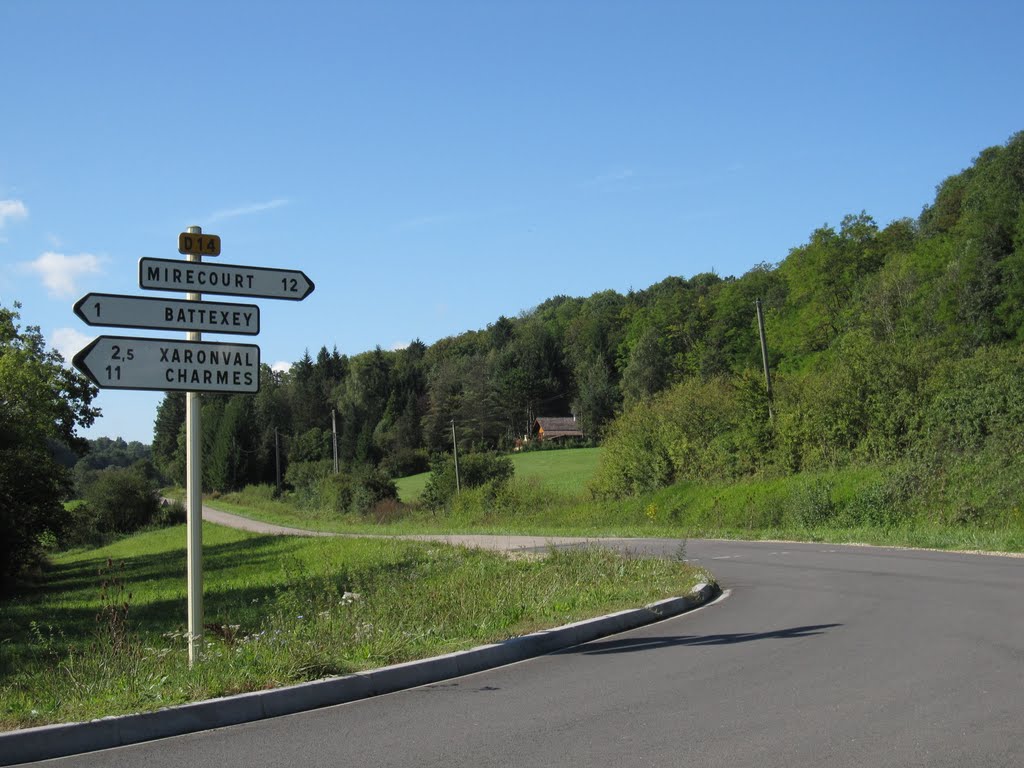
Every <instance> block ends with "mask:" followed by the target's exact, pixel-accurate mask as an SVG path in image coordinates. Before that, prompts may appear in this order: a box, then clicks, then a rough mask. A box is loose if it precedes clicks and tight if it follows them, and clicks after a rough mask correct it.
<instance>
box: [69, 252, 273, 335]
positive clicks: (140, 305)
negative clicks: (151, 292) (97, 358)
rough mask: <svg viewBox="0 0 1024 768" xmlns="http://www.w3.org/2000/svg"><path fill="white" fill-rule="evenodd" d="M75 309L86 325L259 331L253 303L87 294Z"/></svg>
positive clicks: (182, 329)
mask: <svg viewBox="0 0 1024 768" xmlns="http://www.w3.org/2000/svg"><path fill="white" fill-rule="evenodd" d="M179 263H180V262H179ZM74 310H75V314H76V315H78V316H79V317H80V318H82V320H84V321H85V322H86V323H87V324H88V325H103V326H112V327H114V328H152V329H154V330H158V331H208V332H210V333H236V334H240V335H244V336H255V335H256V334H257V333H259V332H260V308H259V307H257V306H256V305H255V304H228V303H226V302H216V301H184V300H183V299H165V298H154V297H151V296H123V295H120V294H116V293H87V294H85V296H83V297H82V298H80V299H79V300H78V301H77V302H75V307H74Z"/></svg>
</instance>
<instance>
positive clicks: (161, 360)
mask: <svg viewBox="0 0 1024 768" xmlns="http://www.w3.org/2000/svg"><path fill="white" fill-rule="evenodd" d="M73 362H74V365H75V367H76V368H77V369H78V370H80V371H81V372H82V373H84V374H85V375H86V376H88V377H89V378H90V379H91V380H92V382H93V383H94V384H95V385H96V386H97V387H101V388H103V389H143V390H145V389H149V390H160V391H168V392H257V391H259V386H260V348H259V347H257V346H256V345H255V344H226V343H223V342H216V341H179V340H177V339H146V338H139V337H137V336H99V337H97V338H95V339H93V341H92V342H91V343H89V345H88V346H86V347H85V349H83V350H81V351H80V352H79V353H78V354H77V355H75V358H74V361H73Z"/></svg>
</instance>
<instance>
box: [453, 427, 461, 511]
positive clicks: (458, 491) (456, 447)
mask: <svg viewBox="0 0 1024 768" xmlns="http://www.w3.org/2000/svg"><path fill="white" fill-rule="evenodd" d="M452 453H454V454H455V494H456V495H457V496H458V495H461V494H462V485H461V484H460V483H459V444H458V443H457V442H456V441H455V419H452Z"/></svg>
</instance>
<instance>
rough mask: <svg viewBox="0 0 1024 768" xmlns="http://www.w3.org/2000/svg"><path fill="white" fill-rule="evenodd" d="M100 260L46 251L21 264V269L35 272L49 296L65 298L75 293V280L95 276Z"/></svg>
mask: <svg viewBox="0 0 1024 768" xmlns="http://www.w3.org/2000/svg"><path fill="white" fill-rule="evenodd" d="M101 262H102V259H101V258H100V257H99V256H94V255H93V254H91V253H79V254H76V255H75V256H65V255H64V254H63V253H54V252H53V251H47V252H46V253H44V254H43V255H42V256H40V257H39V258H38V259H36V260H35V261H27V262H22V265H21V266H22V268H23V269H25V270H27V271H29V272H36V273H38V274H39V276H40V277H41V278H42V280H43V285H45V286H46V290H47V291H49V293H50V295H51V296H56V297H67V296H74V295H75V293H77V290H78V289H77V288H76V286H75V280H77V279H78V278H79V277H80V276H82V275H87V274H97V273H99V272H100V271H101V270H100V264H101Z"/></svg>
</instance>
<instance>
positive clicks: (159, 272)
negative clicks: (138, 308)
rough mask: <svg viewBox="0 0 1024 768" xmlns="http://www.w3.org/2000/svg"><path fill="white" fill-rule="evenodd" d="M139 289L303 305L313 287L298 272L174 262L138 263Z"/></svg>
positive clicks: (163, 260)
mask: <svg viewBox="0 0 1024 768" xmlns="http://www.w3.org/2000/svg"><path fill="white" fill-rule="evenodd" d="M139 287H140V288H144V289H146V290H149V291H202V292H203V293H216V294H220V295H227V296H252V297H255V298H263V299H287V300H289V301H302V300H303V299H304V298H306V297H307V296H309V294H311V293H312V292H313V289H314V288H315V287H316V286H315V285H313V281H312V280H310V279H309V277H307V276H306V274H305V273H304V272H301V271H299V270H297V269H271V268H269V267H245V266H242V265H240V264H196V263H186V264H183V263H182V262H180V261H176V260H175V259H150V258H141V259H139Z"/></svg>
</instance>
